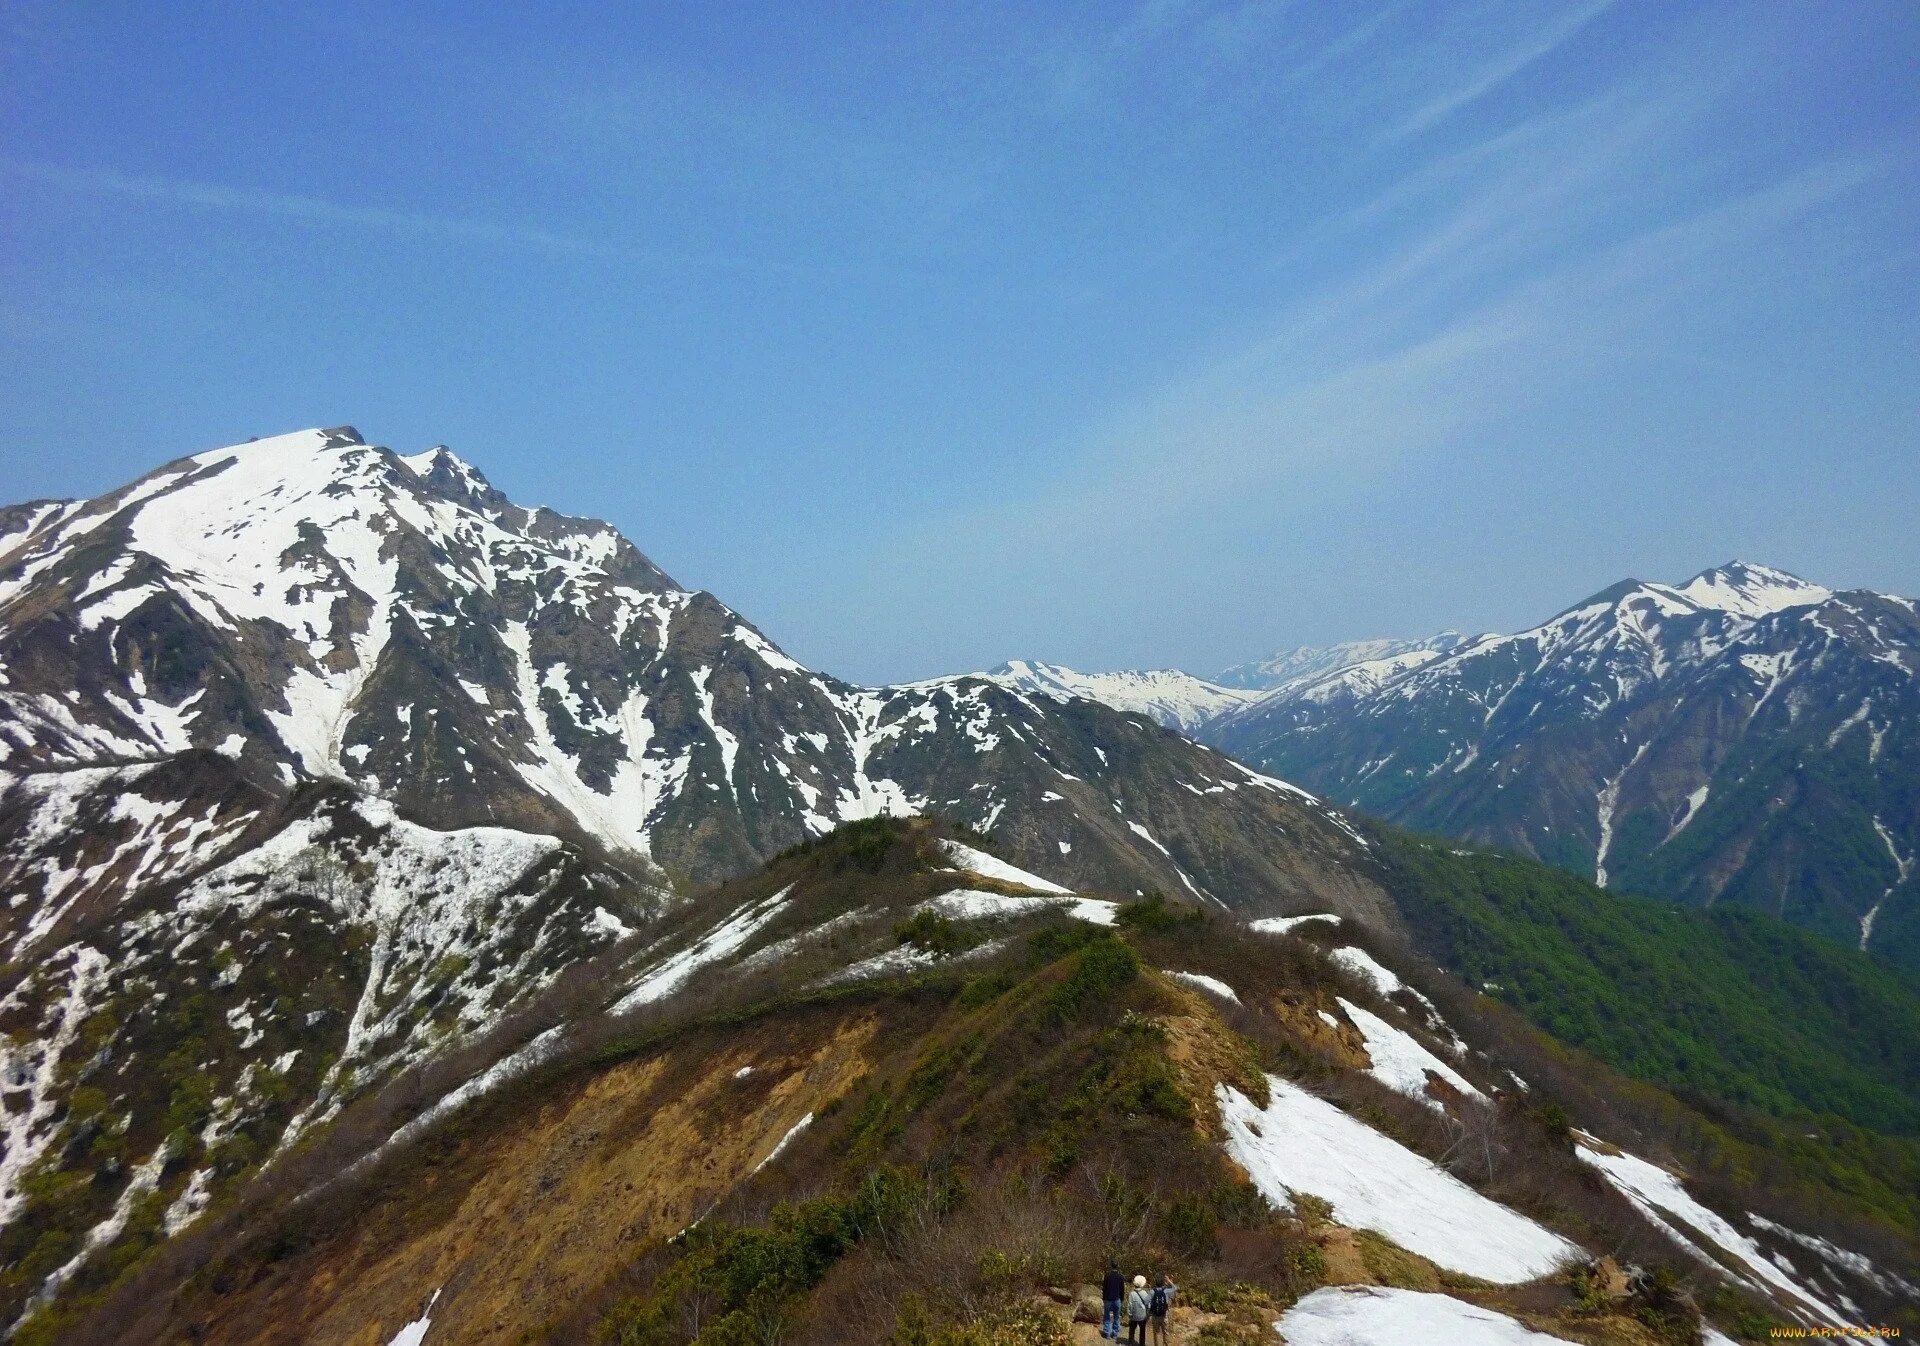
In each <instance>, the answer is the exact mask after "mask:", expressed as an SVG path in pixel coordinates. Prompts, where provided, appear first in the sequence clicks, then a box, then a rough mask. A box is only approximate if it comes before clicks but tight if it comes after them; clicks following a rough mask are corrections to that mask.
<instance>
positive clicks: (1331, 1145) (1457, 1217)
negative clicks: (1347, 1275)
mask: <svg viewBox="0 0 1920 1346" xmlns="http://www.w3.org/2000/svg"><path fill="white" fill-rule="evenodd" d="M1267 1087H1268V1088H1269V1090H1270V1091H1271V1102H1269V1104H1268V1105H1267V1107H1266V1108H1265V1109H1261V1108H1258V1107H1256V1106H1255V1105H1254V1103H1253V1101H1252V1100H1251V1099H1249V1098H1247V1096H1246V1095H1244V1094H1242V1093H1240V1092H1239V1091H1238V1090H1236V1089H1234V1088H1232V1087H1231V1086H1229V1085H1224V1084H1223V1085H1220V1086H1218V1088H1217V1089H1216V1091H1215V1097H1216V1099H1217V1100H1218V1102H1219V1105H1220V1118H1221V1122H1222V1123H1223V1124H1224V1126H1225V1128H1226V1132H1227V1153H1228V1154H1230V1155H1231V1156H1232V1157H1233V1158H1234V1160H1235V1161H1237V1162H1238V1163H1239V1164H1240V1166H1241V1167H1242V1168H1244V1169H1246V1170H1247V1174H1248V1176H1249V1177H1251V1178H1252V1180H1253V1182H1254V1185H1255V1186H1256V1187H1258V1188H1259V1189H1260V1191H1261V1194H1262V1195H1264V1196H1265V1197H1266V1198H1267V1199H1268V1200H1269V1201H1272V1202H1273V1203H1274V1204H1275V1205H1277V1206H1281V1207H1283V1208H1291V1206H1292V1194H1293V1193H1294V1192H1306V1193H1308V1194H1310V1195H1312V1196H1317V1197H1320V1198H1321V1199H1323V1200H1325V1201H1327V1202H1329V1203H1331V1205H1332V1207H1333V1218H1334V1219H1336V1220H1338V1221H1339V1222H1340V1223H1341V1224H1344V1225H1348V1226H1350V1227H1352V1228H1357V1229H1371V1230H1374V1231H1376V1232H1377V1233H1380V1234H1382V1235H1384V1236H1386V1237H1387V1238H1389V1239H1391V1240H1392V1241H1393V1242H1395V1243H1397V1244H1399V1245H1400V1246H1401V1247H1403V1248H1405V1249H1407V1250H1408V1251H1409V1252H1415V1253H1418V1254H1420V1255H1421V1256H1422V1257H1426V1258H1428V1259H1429V1260H1431V1261H1432V1262H1434V1263H1435V1264H1436V1265H1438V1266H1441V1267H1445V1268H1446V1269H1447V1270H1449V1271H1457V1272H1460V1273H1462V1274H1464V1275H1468V1276H1476V1277H1478V1278H1480V1279H1481V1280H1485V1281H1492V1282H1494V1283H1496V1284H1501V1285H1512V1284H1517V1283H1519V1282H1522V1281H1530V1280H1534V1279H1536V1278H1538V1277H1541V1276H1545V1275H1549V1274H1551V1273H1552V1272H1553V1271H1554V1270H1555V1269H1556V1268H1558V1267H1559V1266H1560V1265H1561V1264H1563V1263H1565V1262H1567V1261H1569V1260H1571V1259H1574V1258H1578V1257H1583V1256H1584V1254H1583V1253H1582V1252H1581V1250H1580V1249H1579V1248H1578V1247H1576V1246H1575V1245H1573V1244H1572V1243H1569V1242H1568V1241H1567V1240H1566V1239H1563V1238H1561V1237H1560V1236H1559V1235H1558V1234H1555V1233H1553V1232H1552V1231H1551V1230H1548V1229H1546V1228H1544V1227H1542V1226H1541V1225H1539V1224H1537V1223H1535V1222H1534V1221H1532V1220H1530V1219H1528V1218H1526V1217H1525V1216H1523V1215H1520V1214H1518V1213H1516V1212H1514V1211H1511V1210H1509V1209H1507V1208H1506V1207H1505V1206H1502V1205H1500V1204H1499V1203H1498V1202H1495V1201H1492V1200H1489V1199H1488V1198H1487V1197H1484V1196H1482V1195H1480V1193H1478V1192H1476V1191H1474V1190H1473V1188H1471V1187H1469V1186H1467V1185H1466V1184H1465V1183H1463V1182H1461V1181H1460V1180H1459V1179H1458V1178H1456V1177H1454V1176H1453V1175H1452V1174H1450V1173H1448V1172H1446V1171H1445V1170H1444V1169H1441V1168H1440V1167H1439V1166H1437V1165H1436V1164H1434V1163H1433V1162H1432V1161H1430V1160H1428V1159H1426V1158H1424V1157H1423V1156H1421V1155H1418V1154H1415V1153H1414V1152H1413V1151H1412V1150H1409V1149H1407V1148H1406V1147H1405V1146H1404V1145H1401V1144H1400V1143H1399V1142H1398V1141H1395V1140H1392V1139H1390V1138H1388V1137H1387V1136H1384V1135H1382V1134H1381V1133H1380V1132H1378V1131H1375V1130H1374V1129H1373V1128H1372V1127H1370V1126H1368V1125H1367V1124H1366V1123H1364V1122H1362V1121H1359V1120H1358V1119H1356V1118H1353V1117H1350V1116H1348V1115H1347V1114H1346V1113H1344V1112H1342V1111H1340V1109H1338V1108H1336V1107H1335V1106H1334V1105H1333V1104H1331V1103H1329V1102H1327V1101H1326V1100H1325V1099H1322V1098H1319V1097H1316V1096H1315V1095H1313V1094H1310V1093H1308V1092H1307V1091H1306V1090H1304V1089H1302V1088H1300V1087H1299V1086H1298V1085H1295V1084H1293V1083H1291V1082H1290V1081H1287V1080H1283V1079H1280V1078H1279V1077H1277V1076H1272V1075H1270V1076H1268V1077H1267Z"/></svg>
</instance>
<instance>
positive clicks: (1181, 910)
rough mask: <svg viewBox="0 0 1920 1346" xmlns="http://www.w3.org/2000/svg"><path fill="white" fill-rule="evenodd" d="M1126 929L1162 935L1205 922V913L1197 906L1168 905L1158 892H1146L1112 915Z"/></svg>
mask: <svg viewBox="0 0 1920 1346" xmlns="http://www.w3.org/2000/svg"><path fill="white" fill-rule="evenodd" d="M1114 919H1115V920H1117V921H1118V922H1119V923H1120V924H1121V925H1122V926H1124V927H1125V928H1126V929H1128V930H1137V931H1139V932H1140V933H1141V934H1145V935H1164V934H1168V933H1170V932H1172V931H1175V930H1186V929H1192V928H1193V927H1194V926H1198V925H1204V924H1206V920H1207V914H1206V913H1205V912H1204V911H1202V910H1200V908H1198V907H1189V906H1183V905H1177V904H1176V905H1169V904H1168V902H1167V899H1166V898H1165V897H1163V896H1161V895H1160V894H1159V893H1148V894H1147V895H1146V896H1145V897H1143V898H1141V899H1140V900H1139V901H1138V902H1129V903H1127V904H1126V905H1125V906H1123V907H1121V908H1120V910H1119V912H1118V913H1117V914H1116V915H1115V917H1114Z"/></svg>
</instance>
